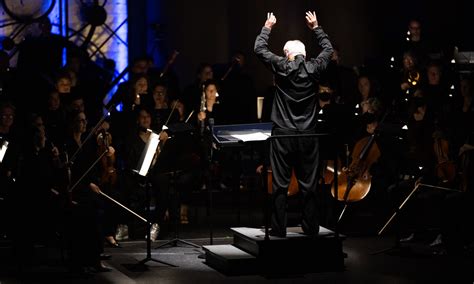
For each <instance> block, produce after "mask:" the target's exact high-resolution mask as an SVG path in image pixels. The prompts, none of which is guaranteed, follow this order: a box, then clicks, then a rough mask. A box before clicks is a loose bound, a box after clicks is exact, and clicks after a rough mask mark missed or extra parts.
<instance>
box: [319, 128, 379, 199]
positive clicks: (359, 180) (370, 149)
mask: <svg viewBox="0 0 474 284" xmlns="http://www.w3.org/2000/svg"><path fill="white" fill-rule="evenodd" d="M379 157H380V149H379V147H378V146H377V144H376V143H375V142H374V136H373V135H372V136H368V137H365V138H362V139H360V140H359V141H358V142H357V143H356V144H355V146H354V149H353V151H352V155H351V163H350V164H349V165H348V166H347V167H344V168H342V169H341V168H339V169H338V170H337V199H338V200H339V201H344V202H349V203H350V202H356V201H360V200H362V199H363V198H364V197H365V196H367V194H368V193H369V191H370V187H371V184H372V175H371V174H370V171H369V170H370V167H371V166H372V165H373V163H375V162H376V161H377V160H378V158H379ZM324 182H325V183H326V184H330V185H331V194H332V196H333V197H336V187H335V185H334V163H333V162H332V161H328V164H327V166H326V168H325V173H324Z"/></svg>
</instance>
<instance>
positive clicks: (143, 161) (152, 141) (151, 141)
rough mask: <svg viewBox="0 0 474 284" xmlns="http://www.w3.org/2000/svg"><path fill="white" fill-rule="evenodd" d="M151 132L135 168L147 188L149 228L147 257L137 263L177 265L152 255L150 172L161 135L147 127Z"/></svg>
mask: <svg viewBox="0 0 474 284" xmlns="http://www.w3.org/2000/svg"><path fill="white" fill-rule="evenodd" d="M147 131H148V132H150V137H149V138H148V141H147V143H146V145H145V148H144V149H143V152H142V155H141V157H140V160H139V161H138V165H137V169H136V170H135V171H136V173H137V174H138V175H140V176H142V177H143V178H144V183H143V186H144V188H145V202H146V203H147V204H146V210H147V217H148V220H147V222H146V223H147V229H146V257H145V258H144V259H142V260H140V261H139V262H138V264H137V265H145V264H146V263H147V262H148V261H154V262H158V263H162V264H166V265H169V266H173V267H177V266H176V265H173V264H170V263H167V262H164V261H161V260H157V259H155V258H153V257H152V256H151V236H150V230H151V226H152V223H151V222H150V219H151V208H150V207H151V196H150V185H149V184H148V174H149V173H150V170H151V169H152V168H153V165H154V163H153V162H154V160H155V157H156V151H157V149H158V144H159V142H160V135H159V134H156V133H154V132H153V131H152V130H150V129H147Z"/></svg>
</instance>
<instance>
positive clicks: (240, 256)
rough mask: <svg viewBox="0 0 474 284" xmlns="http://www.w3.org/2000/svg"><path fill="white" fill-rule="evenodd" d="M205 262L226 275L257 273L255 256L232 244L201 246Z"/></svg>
mask: <svg viewBox="0 0 474 284" xmlns="http://www.w3.org/2000/svg"><path fill="white" fill-rule="evenodd" d="M203 249H204V251H205V252H206V262H207V264H208V265H209V266H211V267H213V268H214V269H216V270H218V271H220V272H222V273H225V274H227V275H247V274H257V273H258V269H257V267H258V263H257V258H256V257H255V256H253V255H251V254H249V253H246V252H245V251H243V250H241V249H239V248H237V247H235V246H233V245H212V246H203Z"/></svg>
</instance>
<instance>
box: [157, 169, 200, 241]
mask: <svg viewBox="0 0 474 284" xmlns="http://www.w3.org/2000/svg"><path fill="white" fill-rule="evenodd" d="M181 172H182V171H180V170H176V171H173V172H168V173H165V174H166V175H168V176H169V177H170V185H169V189H170V195H171V202H172V203H173V204H174V206H175V207H174V209H175V214H176V215H175V217H174V219H175V221H174V223H175V224H174V225H175V229H174V239H172V240H169V241H167V242H165V243H164V244H161V245H159V246H157V247H156V248H155V249H159V248H161V247H164V246H167V245H169V244H172V246H173V247H176V246H178V243H183V244H185V245H188V246H192V247H196V248H200V246H198V245H196V244H193V243H191V242H188V241H185V240H182V239H180V238H179V219H178V216H179V215H180V202H179V201H180V198H179V191H178V190H176V187H175V183H176V177H177V176H179V175H180V174H181Z"/></svg>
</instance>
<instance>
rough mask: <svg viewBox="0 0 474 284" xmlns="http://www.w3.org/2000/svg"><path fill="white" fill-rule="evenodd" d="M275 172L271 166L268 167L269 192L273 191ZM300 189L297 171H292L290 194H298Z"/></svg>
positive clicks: (289, 186)
mask: <svg viewBox="0 0 474 284" xmlns="http://www.w3.org/2000/svg"><path fill="white" fill-rule="evenodd" d="M272 175H273V172H272V169H271V168H268V169H267V191H268V193H269V194H272V193H273V185H272V183H273V176H272ZM298 191H299V189H298V180H297V179H296V175H295V171H294V170H292V171H291V179H290V184H289V185H288V196H292V195H295V194H297V193H298Z"/></svg>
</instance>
